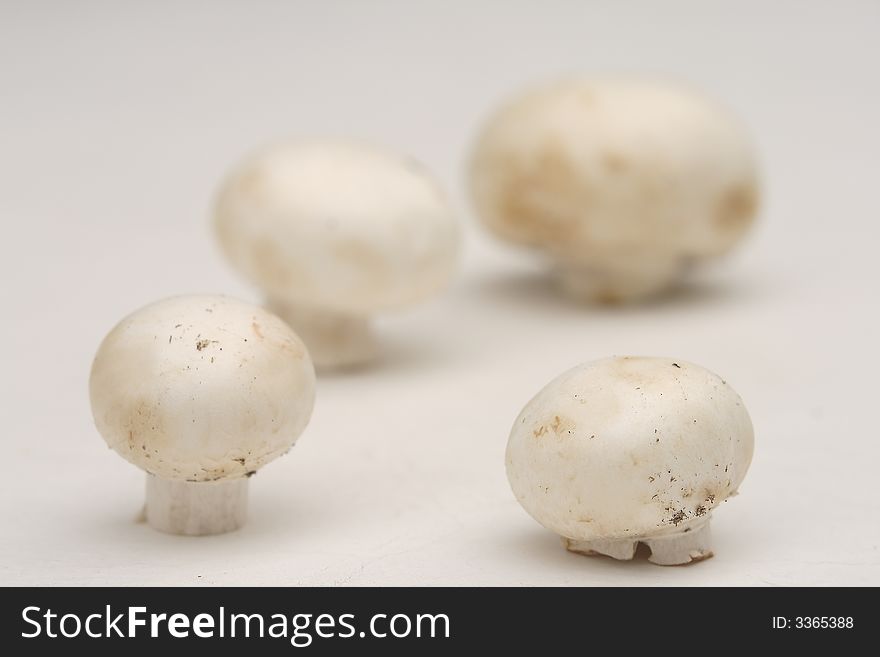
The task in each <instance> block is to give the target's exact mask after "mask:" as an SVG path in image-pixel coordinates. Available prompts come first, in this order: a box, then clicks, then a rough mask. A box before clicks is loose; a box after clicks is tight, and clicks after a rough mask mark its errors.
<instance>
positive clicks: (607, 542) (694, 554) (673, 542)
mask: <svg viewBox="0 0 880 657" xmlns="http://www.w3.org/2000/svg"><path fill="white" fill-rule="evenodd" d="M639 543H644V544H645V545H647V546H648V549H650V550H651V556H650V557H648V561H650V562H651V563H656V564H658V565H660V566H679V565H683V564H687V563H691V562H692V561H702V560H703V559H708V558H709V557H711V556H712V550H711V549H710V547H709V546H710V545H711V534H710V532H709V520H708V519H706V520H705V521H704V522H702V523H700V524H699V525H694V524H690V525H688V526H687V527H685V528H683V529H681V530H679V531H675V532H672V533H669V534H660V535H655V536H650V537H648V536H646V537H643V538H637V539H629V538H621V539H603V540H595V541H576V540H573V539H570V538H564V537H563V539H562V544H563V545H564V546H565V548H566V549H567V550H570V551H571V552H577V553H579V554H587V555H595V554H603V555H605V556H608V557H613V558H614V559H621V560H624V561H627V560H629V559H632V558H633V557H634V556H635V554H636V548H637V547H638V545H639Z"/></svg>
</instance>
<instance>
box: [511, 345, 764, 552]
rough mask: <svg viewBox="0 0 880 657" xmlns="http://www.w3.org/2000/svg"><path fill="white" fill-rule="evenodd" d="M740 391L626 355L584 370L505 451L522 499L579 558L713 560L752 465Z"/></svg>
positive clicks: (550, 389)
mask: <svg viewBox="0 0 880 657" xmlns="http://www.w3.org/2000/svg"><path fill="white" fill-rule="evenodd" d="M753 443H754V437H753V433H752V424H751V420H750V419H749V415H748V413H747V412H746V409H745V406H744V405H743V403H742V400H741V399H740V398H739V395H737V394H736V392H734V391H733V389H732V388H731V387H730V386H729V385H727V383H726V382H725V381H724V380H722V379H721V378H719V377H718V376H716V375H715V374H713V373H712V372H709V371H707V370H705V369H703V368H702V367H699V366H697V365H693V364H690V363H686V362H685V361H681V360H672V359H669V358H640V357H619V358H607V359H603V360H597V361H594V362H591V363H586V364H584V365H581V366H579V367H575V368H574V369H572V370H569V371H568V372H565V373H564V374H562V375H561V376H559V377H558V378H556V379H555V380H553V381H551V382H550V383H549V384H548V385H547V386H546V387H545V388H544V389H543V390H541V391H540V392H539V393H538V394H537V395H536V396H535V397H534V398H533V399H532V400H531V401H530V402H529V403H528V404H527V405H526V407H525V408H524V409H523V410H522V412H521V413H520V414H519V417H517V419H516V422H515V423H514V426H513V429H512V431H511V433H510V439H509V441H508V444H507V459H506V462H507V477H508V480H509V481H510V485H511V487H512V488H513V492H514V494H515V495H516V498H517V500H519V503H520V504H521V505H522V506H523V508H525V510H526V511H528V512H529V514H531V516H532V517H533V518H535V520H537V521H538V522H539V523H541V524H542V525H544V526H545V527H547V528H548V529H550V530H552V531H554V532H555V533H557V534H558V535H559V536H561V537H562V541H563V544H564V545H565V547H566V548H568V549H569V550H571V551H573V552H581V553H584V554H604V555H608V556H611V557H614V558H615V559H632V558H633V556H634V555H635V552H636V548H637V547H638V544H639V543H643V544H645V545H647V546H648V548H650V550H651V557H650V560H651V561H653V562H654V563H657V564H661V565H675V564H684V563H688V562H690V561H697V560H700V559H705V558H707V557H710V556H712V552H711V546H710V540H709V518H710V516H711V515H712V511H713V510H714V509H715V508H716V507H717V506H718V505H719V504H721V502H724V501H725V500H726V499H727V498H728V497H730V496H732V495H734V494H736V492H737V488H738V487H739V485H740V482H742V480H743V477H745V474H746V470H748V467H749V463H750V462H751V460H752V449H753Z"/></svg>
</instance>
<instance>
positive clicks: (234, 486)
mask: <svg viewBox="0 0 880 657" xmlns="http://www.w3.org/2000/svg"><path fill="white" fill-rule="evenodd" d="M247 484H248V480H247V479H246V478H239V479H229V480H227V481H206V482H194V481H182V480H176V479H163V478H161V477H156V476H155V475H150V474H148V475H147V503H146V516H147V522H148V523H149V524H150V526H151V527H153V528H154V529H158V530H159V531H162V532H165V533H167V534H184V535H186V536H204V535H206V534H222V533H224V532H229V531H232V530H234V529H238V528H239V527H241V526H242V525H243V524H244V521H245V516H246V514H247Z"/></svg>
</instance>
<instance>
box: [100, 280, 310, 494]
mask: <svg viewBox="0 0 880 657" xmlns="http://www.w3.org/2000/svg"><path fill="white" fill-rule="evenodd" d="M89 393H90V396H91V403H92V414H93V415H94V418H95V424H96V426H97V427H98V431H99V432H100V434H101V436H103V438H104V440H106V441H107V444H108V445H109V446H110V447H112V448H113V449H114V450H116V451H117V452H118V453H119V454H120V455H121V456H122V457H123V458H125V459H126V460H128V461H131V462H132V463H134V464H135V465H136V466H138V467H139V468H142V469H144V470H146V471H147V472H149V473H151V474H155V475H157V476H160V477H164V478H167V479H183V480H187V481H215V480H221V479H234V478H236V477H242V476H245V475H249V474H252V473H253V472H254V471H255V470H257V469H259V468H260V467H262V466H263V465H265V464H266V463H268V462H269V461H271V460H272V459H274V458H276V457H278V456H280V455H282V454H284V453H285V452H286V451H287V450H288V449H290V447H291V446H292V445H293V443H294V442H295V441H296V439H297V438H298V437H299V435H300V433H302V431H303V429H304V428H305V426H306V424H307V423H308V421H309V417H310V415H311V412H312V406H313V404H314V399H315V372H314V369H313V367H312V362H311V360H310V358H309V355H308V352H307V351H306V349H305V347H304V346H303V343H302V342H301V341H300V339H299V338H298V337H297V336H296V334H295V333H293V331H291V329H290V328H289V327H288V326H287V324H285V323H284V322H283V321H281V320H280V319H278V318H277V317H275V316H274V315H272V314H271V313H269V312H268V311H266V310H263V309H262V308H258V307H256V306H252V305H250V304H247V303H243V302H241V301H236V300H233V299H229V298H225V297H218V296H182V297H175V298H171V299H165V300H163V301H159V302H157V303H153V304H151V305H148V306H146V307H144V308H141V309H140V310H137V311H135V312H134V313H132V314H131V315H129V316H128V317H126V318H125V319H123V320H122V321H121V322H119V324H117V325H116V326H115V327H114V328H113V330H112V331H110V333H109V334H108V335H107V337H105V338H104V341H103V342H102V343H101V346H100V347H99V348H98V353H97V355H96V356H95V361H94V363H93V365H92V373H91V378H90V380H89Z"/></svg>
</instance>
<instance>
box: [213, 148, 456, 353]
mask: <svg viewBox="0 0 880 657" xmlns="http://www.w3.org/2000/svg"><path fill="white" fill-rule="evenodd" d="M214 216H215V227H216V231H217V234H218V236H219V239H220V243H221V245H222V248H223V250H224V251H225V253H226V255H227V256H228V258H229V260H230V261H231V262H232V264H233V265H234V266H235V267H236V268H237V269H238V270H239V271H240V272H241V273H242V274H244V275H245V276H246V277H247V278H249V279H250V280H251V281H252V282H253V283H255V284H256V285H258V286H259V287H260V288H262V289H263V290H264V291H265V294H266V295H267V298H268V305H269V307H270V308H271V309H272V310H273V311H274V312H277V313H278V314H279V315H280V316H281V317H282V318H283V319H285V320H286V321H287V322H288V323H290V325H291V326H293V327H294V329H295V330H296V331H297V332H298V333H299V335H300V336H302V338H303V340H304V341H305V343H306V344H307V345H308V347H309V352H310V353H311V355H312V358H313V359H314V361H315V364H316V365H318V366H322V367H335V366H347V365H354V364H358V363H361V362H364V361H367V360H370V359H371V358H373V356H374V354H375V350H376V345H375V341H374V339H373V335H372V332H371V329H370V323H369V320H370V316H371V315H372V314H374V313H376V312H379V311H383V310H388V309H394V308H398V307H401V306H406V305H408V304H411V303H413V302H416V301H419V300H422V299H424V298H426V297H429V296H431V295H433V294H435V293H436V292H438V291H439V290H440V289H441V288H443V287H444V286H445V285H446V284H447V283H448V281H449V279H450V278H451V275H452V272H453V270H454V267H455V264H456V260H457V252H458V247H459V229H458V225H457V222H456V220H455V217H454V216H453V213H452V210H451V209H450V206H449V204H448V203H447V200H446V198H445V196H444V194H443V193H442V191H441V190H440V188H439V186H438V185H437V184H436V183H435V182H434V180H433V179H432V178H431V176H430V175H429V174H428V173H427V171H426V170H425V169H423V168H422V167H421V166H420V165H419V164H418V163H416V162H414V161H413V160H411V159H408V158H406V157H402V156H399V155H397V154H394V153H390V152H387V151H385V150H382V149H379V148H376V147H373V146H369V145H366V144H363V143H359V142H354V141H343V140H308V141H292V142H285V143H280V144H277V145H276V146H274V147H271V148H267V149H265V150H264V151H262V152H260V153H257V154H256V155H254V156H253V157H251V158H249V159H247V160H246V161H245V162H244V163H243V164H241V165H240V166H239V167H238V168H237V169H236V170H235V171H234V172H233V173H232V174H231V175H230V176H229V177H228V178H227V180H226V181H225V183H224V184H223V185H222V187H221V189H220V192H219V195H218V197H217V201H216V206H215V213H214Z"/></svg>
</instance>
